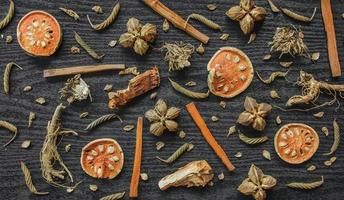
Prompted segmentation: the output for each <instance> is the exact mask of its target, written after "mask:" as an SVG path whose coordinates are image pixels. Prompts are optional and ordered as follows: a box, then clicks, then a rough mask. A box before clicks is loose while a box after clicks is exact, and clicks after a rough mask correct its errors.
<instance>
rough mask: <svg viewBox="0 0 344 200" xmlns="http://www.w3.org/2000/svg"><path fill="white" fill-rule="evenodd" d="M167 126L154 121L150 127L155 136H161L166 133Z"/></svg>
mask: <svg viewBox="0 0 344 200" xmlns="http://www.w3.org/2000/svg"><path fill="white" fill-rule="evenodd" d="M165 129H166V127H165V126H164V124H163V123H161V122H155V123H152V124H151V125H150V127H149V132H150V133H152V134H153V135H155V136H160V135H162V134H163V133H164V130H165Z"/></svg>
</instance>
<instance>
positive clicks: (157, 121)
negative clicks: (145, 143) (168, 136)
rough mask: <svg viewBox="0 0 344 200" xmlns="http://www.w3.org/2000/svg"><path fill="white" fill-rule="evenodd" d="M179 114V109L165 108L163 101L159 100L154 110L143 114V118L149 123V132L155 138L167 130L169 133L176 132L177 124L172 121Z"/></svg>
mask: <svg viewBox="0 0 344 200" xmlns="http://www.w3.org/2000/svg"><path fill="white" fill-rule="evenodd" d="M179 114H180V109H179V108H176V107H170V108H168V107H167V104H166V102H165V101H164V100H162V99H159V100H158V101H157V103H156V104H155V107H154V109H150V110H148V111H147V112H146V113H145V117H146V118H147V119H148V120H149V121H150V122H151V125H150V128H149V131H150V132H151V133H152V134H153V135H156V136H160V135H162V134H163V133H164V130H165V129H167V130H169V131H171V132H176V131H177V130H178V123H177V122H175V121H174V119H176V118H177V117H178V116H179Z"/></svg>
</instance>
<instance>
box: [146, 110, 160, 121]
mask: <svg viewBox="0 0 344 200" xmlns="http://www.w3.org/2000/svg"><path fill="white" fill-rule="evenodd" d="M145 117H146V118H147V119H148V121H150V122H157V121H159V120H160V116H159V115H158V113H156V112H155V110H153V109H150V110H148V111H147V112H145Z"/></svg>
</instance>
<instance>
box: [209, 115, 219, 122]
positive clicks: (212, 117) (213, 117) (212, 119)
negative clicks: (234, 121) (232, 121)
mask: <svg viewBox="0 0 344 200" xmlns="http://www.w3.org/2000/svg"><path fill="white" fill-rule="evenodd" d="M219 120H220V119H219V118H218V117H217V116H211V121H213V122H218V121H219Z"/></svg>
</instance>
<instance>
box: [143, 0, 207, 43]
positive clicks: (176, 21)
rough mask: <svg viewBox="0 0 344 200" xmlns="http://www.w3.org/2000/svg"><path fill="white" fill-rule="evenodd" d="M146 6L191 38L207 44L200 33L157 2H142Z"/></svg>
mask: <svg viewBox="0 0 344 200" xmlns="http://www.w3.org/2000/svg"><path fill="white" fill-rule="evenodd" d="M143 1H144V2H145V4H146V5H147V6H149V7H150V8H152V9H153V10H154V11H155V12H157V13H158V14H159V15H161V16H162V17H164V18H165V19H167V20H168V21H169V22H171V23H172V24H173V25H174V26H175V27H176V28H179V29H181V30H183V31H185V32H186V33H187V34H189V35H190V36H191V37H193V38H195V39H197V40H199V41H200V42H202V43H203V44H207V43H208V41H209V37H208V36H207V35H205V34H204V33H201V32H200V31H198V30H197V29H196V28H194V27H193V26H191V25H190V24H189V23H187V22H186V21H185V20H184V19H183V18H182V17H181V16H179V15H177V14H176V13H175V12H173V11H172V10H170V9H169V8H167V7H166V6H165V5H164V4H162V3H161V2H160V1H159V0H143Z"/></svg>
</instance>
